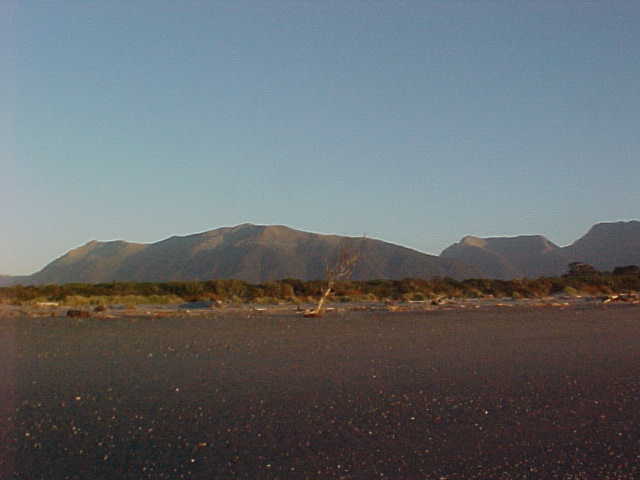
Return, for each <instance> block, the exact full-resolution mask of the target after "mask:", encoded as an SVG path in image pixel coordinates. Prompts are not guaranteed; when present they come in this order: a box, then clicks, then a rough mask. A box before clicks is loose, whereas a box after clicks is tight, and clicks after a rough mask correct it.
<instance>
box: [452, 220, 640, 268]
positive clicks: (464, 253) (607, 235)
mask: <svg viewBox="0 0 640 480" xmlns="http://www.w3.org/2000/svg"><path fill="white" fill-rule="evenodd" d="M440 256H441V257H442V258H449V259H454V260H459V261H461V262H463V263H465V264H467V265H470V266H472V267H475V268H476V269H478V270H480V271H481V272H482V276H483V277H488V278H498V279H512V278H521V277H541V276H557V275H562V274H563V273H566V272H567V266H568V264H569V263H570V262H584V263H588V264H590V265H593V266H594V267H596V269H598V270H603V271H610V270H613V269H614V268H615V267H618V266H626V265H640V222H638V221H631V222H615V223H599V224H597V225H595V226H593V227H592V228H591V230H589V232H587V234H586V235H584V236H583V237H582V238H580V239H579V240H577V241H576V242H574V243H573V244H571V245H570V246H568V247H564V248H560V247H558V246H557V245H555V244H553V243H552V242H550V241H549V240H547V239H546V238H544V237H542V236H539V235H531V236H519V237H500V238H478V237H465V238H463V239H462V240H461V241H460V242H459V243H456V244H454V245H451V246H450V247H448V248H446V249H445V250H443V252H442V253H441V254H440Z"/></svg>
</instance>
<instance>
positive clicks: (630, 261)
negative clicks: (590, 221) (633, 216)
mask: <svg viewBox="0 0 640 480" xmlns="http://www.w3.org/2000/svg"><path fill="white" fill-rule="evenodd" d="M562 250H563V254H564V255H565V256H566V257H567V258H569V259H570V260H571V261H580V262H585V263H588V264H590V265H593V266H594V267H596V269H598V270H613V269H614V268H615V267H621V266H625V265H640V222H639V221H635V220H634V221H630V222H612V223H598V224H596V225H594V226H593V227H591V229H590V230H589V231H588V232H587V233H586V234H585V235H584V236H583V237H581V238H580V239H579V240H577V241H575V242H574V243H573V244H571V245H569V246H568V247H565V248H563V249H562Z"/></svg>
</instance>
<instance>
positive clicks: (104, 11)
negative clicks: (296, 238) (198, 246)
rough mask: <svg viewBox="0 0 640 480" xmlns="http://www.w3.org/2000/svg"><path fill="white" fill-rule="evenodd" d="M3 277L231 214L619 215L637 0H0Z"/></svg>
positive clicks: (638, 41)
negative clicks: (105, 244) (86, 247)
mask: <svg viewBox="0 0 640 480" xmlns="http://www.w3.org/2000/svg"><path fill="white" fill-rule="evenodd" d="M0 72H2V74H1V75H0V105H1V107H0V218H1V219H2V228H3V231H2V235H1V236H0V273H4V274H29V273H33V272H35V271H37V270H39V269H41V268H42V267H44V266H45V265H46V264H47V263H48V262H50V261H51V260H53V259H54V258H56V257H58V256H60V255H62V254H64V253H65V252H66V251H68V250H70V249H72V248H75V247H77V246H80V245H82V244H84V243H86V242H88V241H90V240H113V239H124V240H128V241H136V242H154V241H158V240H162V239H164V238H167V237H169V236H172V235H186V234H191V233H196V232H201V231H205V230H210V229H213V228H218V227H223V226H233V225H237V224H241V223H245V222H251V223H256V224H279V225H287V226H290V227H292V228H297V229H301V230H306V231H312V232H318V233H334V234H341V235H353V236H359V235H363V234H364V235H367V236H368V237H371V238H378V239H382V240H385V241H389V242H392V243H397V244H400V245H404V246H407V247H410V248H414V249H417V250H419V251H422V252H425V253H431V254H439V253H440V251H442V250H443V249H444V248H446V247H447V246H449V245H450V244H452V243H454V242H457V241H459V240H460V239H461V238H462V237H463V236H465V235H477V236H503V235H505V236H512V235H520V234H543V235H545V236H547V237H548V238H549V239H550V240H551V241H553V242H555V243H557V244H559V245H561V246H563V245H567V244H570V243H571V242H573V241H574V240H576V239H577V238H579V237H580V236H581V235H583V234H584V233H586V231H587V230H588V229H589V228H590V227H591V226H592V225H593V224H594V223H597V222H601V221H616V220H630V219H638V218H639V217H640V210H639V208H638V206H639V205H640V188H639V180H640V158H639V157H640V155H639V154H640V131H639V130H640V128H639V127H640V118H639V116H640V2H637V1H635V0H629V1H616V0H607V1H588V0H581V1H562V0H549V1H545V0H536V1H527V0H521V1H518V2H511V1H490V0H486V1H456V0H446V1H445V0H441V1H435V0H417V1H410V0H406V1H403V0H386V1H379V0H366V1H365V0H323V1H315V0H313V1H311V0H298V1H294V0H254V1H248V0H228V1H222V0H220V1H217V0H181V1H179V2H177V1H168V0H136V1H134V2H132V1H130V0H127V1H124V0H123V1H120V0H109V1H99V0H82V1H76V0H65V1H64V2H58V1H53V0H50V1H46V0H43V1H31V0H27V1H22V0H20V1H18V0H4V1H3V2H0Z"/></svg>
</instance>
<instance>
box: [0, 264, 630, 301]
mask: <svg viewBox="0 0 640 480" xmlns="http://www.w3.org/2000/svg"><path fill="white" fill-rule="evenodd" d="M325 289H326V281H324V280H315V281H302V280H297V279H284V280H279V281H273V282H267V283H261V284H251V283H248V282H244V281H241V280H233V279H231V280H208V281H184V282H182V281H181V282H141V283H138V282H109V283H97V284H90V283H68V284H62V285H15V286H9V287H3V288H0V302H2V303H15V304H24V303H29V302H58V303H65V302H68V301H69V300H70V299H75V300H78V299H87V302H86V303H105V302H110V301H113V300H117V299H129V301H130V303H179V302H188V301H203V300H208V301H214V302H222V303H281V302H314V301H317V299H318V298H319V297H320V296H321V295H322V294H323V292H324V291H325ZM639 291H640V268H639V267H637V266H635V265H630V266H624V267H617V268H616V269H614V270H613V271H612V272H600V271H597V270H596V269H594V268H593V267H591V266H590V265H587V264H583V263H578V262H576V263H572V264H570V265H569V269H568V272H567V273H566V274H565V275H562V276H559V277H541V278H536V279H527V278H523V279H514V280H494V279H484V278H480V279H466V280H454V279H452V278H433V279H429V280H426V279H419V278H406V279H403V280H368V281H352V280H343V281H337V282H335V283H334V285H333V290H332V292H331V297H330V298H329V300H331V301H387V300H388V301H421V300H429V299H434V298H442V297H453V298H470V297H500V298H502V297H512V298H540V297H545V296H550V295H558V294H560V295H562V294H566V295H579V294H582V295H606V294H611V293H625V292H639Z"/></svg>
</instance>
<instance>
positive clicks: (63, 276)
mask: <svg viewBox="0 0 640 480" xmlns="http://www.w3.org/2000/svg"><path fill="white" fill-rule="evenodd" d="M358 242H359V245H360V246H359V247H358V248H361V259H360V261H359V262H358V265H357V267H356V269H355V271H354V274H353V279H354V280H369V279H385V278H386V279H399V278H408V277H416V278H432V277H435V276H438V277H445V276H447V277H452V278H456V279H464V278H472V277H473V278H495V279H505V280H509V279H513V278H524V277H539V276H558V275H562V274H563V273H566V271H567V265H568V264H569V263H571V262H574V261H578V262H584V263H589V264H591V265H593V266H594V267H596V268H597V269H599V270H607V271H610V270H613V269H614V268H615V267H618V266H626V265H640V221H637V220H631V221H618V222H602V223H598V224H595V225H593V226H592V227H591V228H590V229H589V230H588V231H587V233H586V234H584V235H583V236H582V237H580V238H579V239H577V240H576V241H574V242H573V243H572V244H570V245H568V246H565V247H559V246H558V245H556V244H555V243H553V242H552V241H550V240H549V239H547V238H546V237H545V236H543V235H518V236H514V237H507V236H504V237H487V238H482V237H478V236H473V235H467V236H465V237H463V238H462V239H461V240H460V241H459V242H457V243H454V244H452V245H450V246H449V247H447V248H445V249H444V250H443V251H442V253H441V254H440V255H439V256H434V255H429V254H426V253H423V252H419V251H417V250H414V249H411V248H407V247H403V246H400V245H395V244H393V243H389V242H385V241H383V240H377V239H371V238H366V239H362V238H358V237H345V236H340V235H332V234H321V233H312V232H306V231H302V230H296V229H293V228H291V227H287V226H285V225H254V224H251V223H243V224H240V225H236V226H232V227H220V228H216V229H212V230H206V231H202V232H198V233H193V234H188V235H174V236H171V237H168V238H165V239H163V240H159V241H157V242H152V243H137V242H127V241H124V240H111V241H105V242H100V241H97V240H91V241H89V242H87V243H85V244H83V245H81V246H79V247H76V248H73V249H71V250H69V251H68V252H66V253H65V254H63V255H61V256H60V257H58V258H56V259H54V260H53V261H52V262H50V263H48V264H47V265H46V266H45V267H44V268H42V269H41V270H39V271H38V272H36V273H34V274H32V275H21V276H10V275H0V286H8V285H12V284H18V283H22V284H43V283H70V282H86V283H102V282H109V281H134V282H142V281H153V282H164V281H172V280H176V281H177V280H209V279H215V278H237V279H240V280H245V281H248V282H251V283H264V282H266V281H271V280H278V279H282V278H298V279H301V280H316V279H321V278H322V277H323V276H324V271H325V265H326V264H327V262H328V261H329V259H330V258H331V256H332V255H334V254H335V253H336V251H337V250H338V249H339V247H340V245H343V244H346V245H351V246H352V247H353V246H354V245H356V244H357V243H358Z"/></svg>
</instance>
